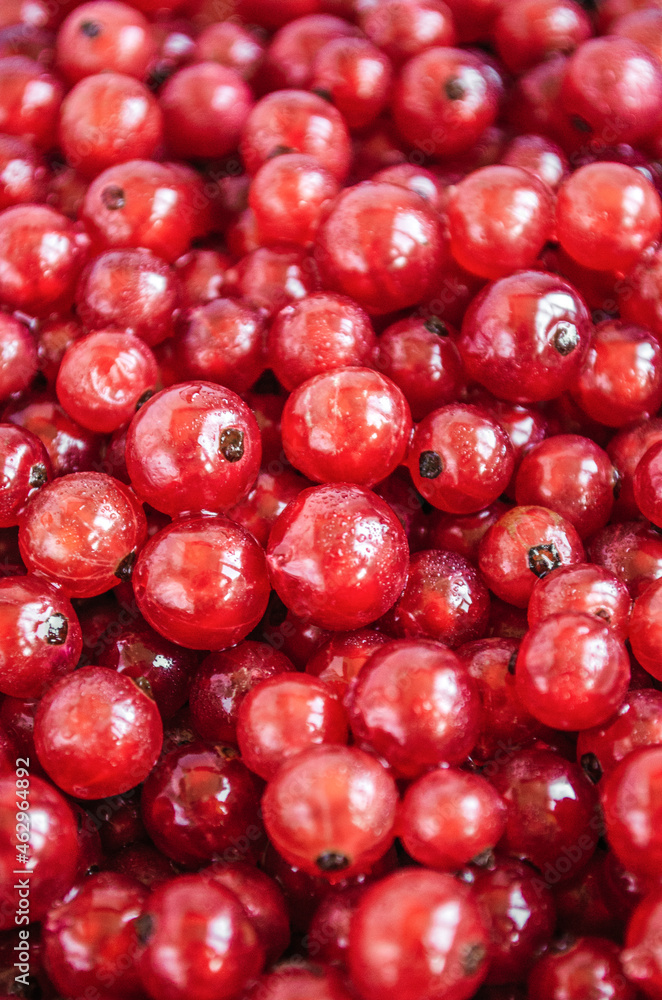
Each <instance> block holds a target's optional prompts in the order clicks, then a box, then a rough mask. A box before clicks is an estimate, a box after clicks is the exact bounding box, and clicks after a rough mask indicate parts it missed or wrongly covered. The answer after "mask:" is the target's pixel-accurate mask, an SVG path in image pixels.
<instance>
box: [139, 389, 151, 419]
mask: <svg viewBox="0 0 662 1000" xmlns="http://www.w3.org/2000/svg"><path fill="white" fill-rule="evenodd" d="M153 395H154V390H153V389H145V391H144V392H143V394H142V396H141V397H140V398H139V400H138V402H137V403H136V413H137V412H138V410H139V409H140V407H141V406H144V405H145V403H146V402H147V400H148V399H151V398H152V396H153Z"/></svg>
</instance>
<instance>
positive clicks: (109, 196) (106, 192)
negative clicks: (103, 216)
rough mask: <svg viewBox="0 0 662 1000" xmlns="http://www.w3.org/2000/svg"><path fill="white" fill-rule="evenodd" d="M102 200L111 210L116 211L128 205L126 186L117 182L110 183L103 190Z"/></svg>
mask: <svg viewBox="0 0 662 1000" xmlns="http://www.w3.org/2000/svg"><path fill="white" fill-rule="evenodd" d="M101 201H102V202H103V204H104V207H105V208H107V209H108V211H109V212H116V211H117V210H118V209H120V208H124V206H125V205H126V195H125V194H124V188H121V187H119V186H118V185H117V184H108V185H107V186H106V187H105V188H104V189H103V191H102V192H101Z"/></svg>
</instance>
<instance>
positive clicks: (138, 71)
mask: <svg viewBox="0 0 662 1000" xmlns="http://www.w3.org/2000/svg"><path fill="white" fill-rule="evenodd" d="M155 50H156V45H155V39H154V36H153V31H152V28H151V27H150V25H149V23H148V21H147V19H146V18H145V17H144V16H143V15H142V14H141V13H140V11H138V10H135V9H134V8H133V7H130V6H128V5H127V4H124V3H119V2H116V0H91V2H90V3H83V4H81V5H80V6H78V7H76V8H75V10H73V11H72V12H71V14H69V15H68V17H66V18H65V20H64V21H63V22H62V25H61V27H60V30H59V31H58V35H57V40H56V50H55V57H56V61H57V68H58V71H59V72H60V73H61V74H62V75H63V76H64V78H65V80H66V81H67V83H70V84H71V83H76V81H77V80H82V79H83V77H85V76H90V75H92V74H93V73H99V72H102V71H103V70H106V69H111V70H113V72H115V73H127V74H128V75H129V76H135V77H136V79H137V80H142V79H143V78H144V77H145V74H146V72H147V68H148V66H149V63H150V61H151V59H152V58H153V57H154V55H155Z"/></svg>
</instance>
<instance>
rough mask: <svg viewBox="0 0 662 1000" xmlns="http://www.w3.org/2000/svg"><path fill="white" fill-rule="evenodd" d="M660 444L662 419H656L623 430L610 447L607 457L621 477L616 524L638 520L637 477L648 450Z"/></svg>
mask: <svg viewBox="0 0 662 1000" xmlns="http://www.w3.org/2000/svg"><path fill="white" fill-rule="evenodd" d="M659 441H662V419H660V418H659V417H653V418H652V419H650V420H642V421H639V422H638V423H636V424H634V425H632V426H630V427H624V428H623V429H622V430H620V431H618V433H616V434H614V436H613V438H612V439H611V441H609V443H608V444H607V449H606V450H607V454H608V455H609V458H610V459H611V462H612V465H613V466H614V469H615V471H616V474H617V477H618V480H617V481H618V491H617V492H618V496H617V497H616V498H615V501H616V502H615V503H614V512H613V513H614V520H618V521H625V520H629V519H634V518H637V517H638V516H639V508H638V506H637V502H636V500H635V498H634V474H635V472H636V469H637V466H638V464H639V462H640V461H641V459H642V458H643V457H644V455H645V454H646V452H647V451H648V449H649V448H652V447H653V445H654V444H657V443H658V442H659Z"/></svg>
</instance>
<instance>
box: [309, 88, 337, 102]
mask: <svg viewBox="0 0 662 1000" xmlns="http://www.w3.org/2000/svg"><path fill="white" fill-rule="evenodd" d="M313 94H317V96H318V97H321V98H322V100H323V101H328V102H329V104H333V96H332V94H331V92H330V91H328V90H325V89H324V87H313Z"/></svg>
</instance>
